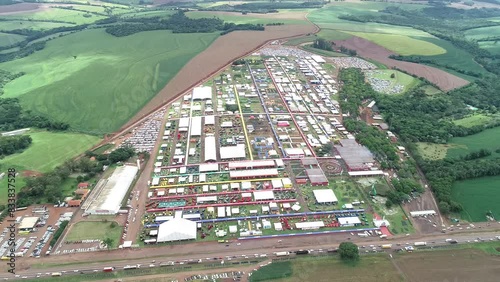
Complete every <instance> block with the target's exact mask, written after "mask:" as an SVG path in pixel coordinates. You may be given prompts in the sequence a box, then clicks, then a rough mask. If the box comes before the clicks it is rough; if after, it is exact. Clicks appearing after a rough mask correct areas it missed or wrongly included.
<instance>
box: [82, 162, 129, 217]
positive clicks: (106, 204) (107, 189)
mask: <svg viewBox="0 0 500 282" xmlns="http://www.w3.org/2000/svg"><path fill="white" fill-rule="evenodd" d="M137 171H139V168H138V167H136V166H131V165H124V166H119V167H117V168H116V169H115V171H114V172H113V174H112V175H111V176H110V177H109V178H108V179H106V181H105V184H104V187H96V188H94V191H92V192H93V193H97V195H90V197H93V200H92V202H91V203H90V205H89V206H88V208H87V209H86V210H85V213H87V214H116V213H118V210H120V208H121V203H122V200H123V197H125V195H126V194H127V191H128V189H129V188H130V185H131V184H132V182H133V181H134V178H135V176H136V174H137ZM90 197H89V199H88V200H90Z"/></svg>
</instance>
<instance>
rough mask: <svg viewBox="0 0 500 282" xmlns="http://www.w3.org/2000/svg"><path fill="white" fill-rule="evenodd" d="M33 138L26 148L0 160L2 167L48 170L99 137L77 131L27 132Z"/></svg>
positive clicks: (82, 149)
mask: <svg viewBox="0 0 500 282" xmlns="http://www.w3.org/2000/svg"><path fill="white" fill-rule="evenodd" d="M29 135H30V136H31V138H32V139H33V142H32V144H31V145H30V147H28V149H26V150H24V151H23V152H22V153H20V154H14V155H10V156H7V157H5V158H3V159H2V160H0V164H1V165H2V167H15V168H17V169H18V170H34V171H39V172H42V173H43V172H48V171H50V170H52V169H53V168H55V167H56V166H58V165H61V164H62V163H64V162H65V161H66V160H69V159H71V158H73V157H75V156H77V155H79V154H81V153H83V152H85V150H87V149H89V148H90V147H92V145H95V144H96V143H97V142H99V140H100V139H99V138H98V137H95V136H91V135H84V134H79V133H53V132H47V131H39V132H33V133H29Z"/></svg>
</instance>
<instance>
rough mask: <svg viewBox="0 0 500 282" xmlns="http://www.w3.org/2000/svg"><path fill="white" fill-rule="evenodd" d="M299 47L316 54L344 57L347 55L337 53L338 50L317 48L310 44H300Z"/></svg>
mask: <svg viewBox="0 0 500 282" xmlns="http://www.w3.org/2000/svg"><path fill="white" fill-rule="evenodd" d="M300 48H301V49H304V50H306V51H309V52H311V53H314V54H318V55H321V56H325V57H346V56H347V55H346V54H343V53H339V52H333V51H327V50H322V49H317V48H314V47H312V45H304V46H300Z"/></svg>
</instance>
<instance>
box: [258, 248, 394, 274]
mask: <svg viewBox="0 0 500 282" xmlns="http://www.w3.org/2000/svg"><path fill="white" fill-rule="evenodd" d="M361 250H363V249H361ZM401 279H402V278H401V276H400V274H399V273H398V271H397V270H396V268H394V266H393V264H392V263H391V261H390V258H389V257H388V256H387V255H371V256H362V257H361V259H360V260H359V261H358V262H356V263H354V264H353V263H345V262H343V261H341V260H340V259H339V258H338V256H322V257H310V256H306V257H300V258H297V259H294V260H289V261H282V262H275V263H272V264H269V265H266V266H264V267H261V268H259V270H257V271H255V272H253V274H252V276H250V279H249V281H252V282H257V281H273V282H285V281H286V282H299V281H300V282H302V281H358V282H365V281H374V280H375V281H386V282H396V281H397V282H399V281H402V280H401Z"/></svg>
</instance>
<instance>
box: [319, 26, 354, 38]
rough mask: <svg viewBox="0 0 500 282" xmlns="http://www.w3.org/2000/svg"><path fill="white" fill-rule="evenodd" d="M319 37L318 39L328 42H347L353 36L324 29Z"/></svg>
mask: <svg viewBox="0 0 500 282" xmlns="http://www.w3.org/2000/svg"><path fill="white" fill-rule="evenodd" d="M317 35H318V37H321V38H324V39H326V40H345V39H348V38H351V37H352V35H351V34H349V33H347V32H342V31H338V30H335V29H327V28H322V29H321V30H320V31H319V32H318V33H317Z"/></svg>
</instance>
